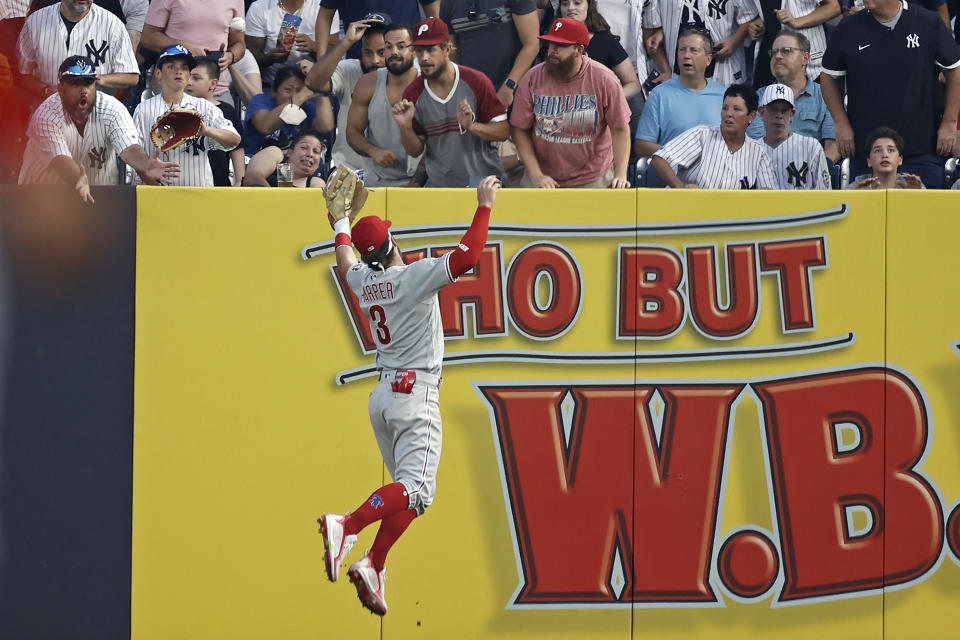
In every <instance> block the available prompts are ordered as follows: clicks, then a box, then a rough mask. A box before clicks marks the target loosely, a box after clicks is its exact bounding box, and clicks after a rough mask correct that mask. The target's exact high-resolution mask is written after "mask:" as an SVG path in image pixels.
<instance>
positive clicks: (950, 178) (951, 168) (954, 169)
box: [943, 158, 960, 189]
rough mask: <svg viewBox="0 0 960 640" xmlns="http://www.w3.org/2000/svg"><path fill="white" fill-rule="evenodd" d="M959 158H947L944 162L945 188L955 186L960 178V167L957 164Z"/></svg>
mask: <svg viewBox="0 0 960 640" xmlns="http://www.w3.org/2000/svg"><path fill="white" fill-rule="evenodd" d="M957 162H958V160H957V158H947V161H946V162H945V163H944V164H943V188H944V189H949V188H951V187H952V186H953V183H954V182H956V181H957V179H958V178H960V171H958V169H960V167H958V166H957Z"/></svg>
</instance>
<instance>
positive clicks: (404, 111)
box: [393, 99, 417, 129]
mask: <svg viewBox="0 0 960 640" xmlns="http://www.w3.org/2000/svg"><path fill="white" fill-rule="evenodd" d="M416 111H417V109H416V107H415V106H414V104H413V103H412V102H410V101H409V100H407V99H403V100H401V101H400V102H398V103H397V104H395V105H393V119H394V120H396V122H397V124H398V125H399V126H400V127H402V128H406V129H409V128H411V127H413V116H414V114H416Z"/></svg>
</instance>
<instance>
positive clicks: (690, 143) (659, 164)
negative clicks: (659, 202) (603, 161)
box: [650, 84, 777, 189]
mask: <svg viewBox="0 0 960 640" xmlns="http://www.w3.org/2000/svg"><path fill="white" fill-rule="evenodd" d="M756 116H757V94H756V93H754V91H753V88H752V87H750V86H747V85H745V84H735V85H731V86H730V87H729V88H728V89H727V91H726V93H724V96H723V107H722V109H721V111H720V126H719V127H708V126H705V125H699V126H696V127H694V128H692V129H690V130H689V131H686V132H684V133H682V134H680V135H679V136H677V137H676V138H674V139H673V140H671V141H670V142H668V143H667V144H666V145H664V146H663V147H661V148H660V149H657V152H656V153H655V154H653V159H652V160H651V161H650V166H652V167H653V170H654V171H656V172H657V175H658V176H660V179H661V180H663V181H664V182H665V183H666V184H667V186H670V187H674V188H688V189H776V188H777V177H776V176H775V175H774V173H773V167H772V166H771V164H770V158H769V157H768V156H767V150H766V147H765V146H764V144H763V143H762V142H760V141H758V140H754V139H753V138H750V137H747V125H749V124H750V123H751V122H752V121H753V119H754V118H755V117H756ZM677 171H679V172H680V173H679V175H678V174H677Z"/></svg>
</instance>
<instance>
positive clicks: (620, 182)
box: [607, 178, 630, 189]
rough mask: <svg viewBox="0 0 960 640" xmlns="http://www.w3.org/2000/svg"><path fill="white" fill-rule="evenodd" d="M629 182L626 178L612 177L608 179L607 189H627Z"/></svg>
mask: <svg viewBox="0 0 960 640" xmlns="http://www.w3.org/2000/svg"><path fill="white" fill-rule="evenodd" d="M629 188H630V183H629V182H627V179H626V178H614V179H613V180H611V181H610V184H608V185H607V189H629Z"/></svg>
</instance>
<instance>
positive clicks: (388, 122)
mask: <svg viewBox="0 0 960 640" xmlns="http://www.w3.org/2000/svg"><path fill="white" fill-rule="evenodd" d="M412 41H413V28H412V27H411V26H410V25H408V24H391V25H390V26H388V27H387V32H386V33H385V34H384V36H383V42H384V53H385V55H386V57H387V66H386V67H384V68H382V69H377V70H376V71H373V72H371V73H368V74H365V75H364V76H363V77H362V78H360V80H359V81H358V82H357V86H356V88H355V89H354V90H353V102H352V103H351V104H350V114H349V116H348V118H347V142H349V143H350V146H351V147H353V150H354V151H356V152H357V153H359V154H360V155H361V156H364V160H365V161H364V166H365V168H366V174H365V175H364V178H363V181H364V182H365V183H366V185H367V186H368V187H405V186H407V185H408V184H409V183H410V179H411V178H412V177H413V175H414V172H415V171H416V168H417V164H418V163H419V160H420V159H419V158H417V157H411V156H409V155H407V152H406V150H405V149H404V148H403V143H402V142H401V140H400V127H399V126H398V125H397V123H396V121H395V120H394V119H393V117H392V115H391V114H392V112H393V105H395V104H396V103H398V102H400V100H401V98H403V92H404V90H405V89H406V88H407V85H409V84H410V83H411V82H412V81H413V80H414V78H416V77H417V70H416V68H414V66H413V47H411V46H410V43H411V42H412Z"/></svg>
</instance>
